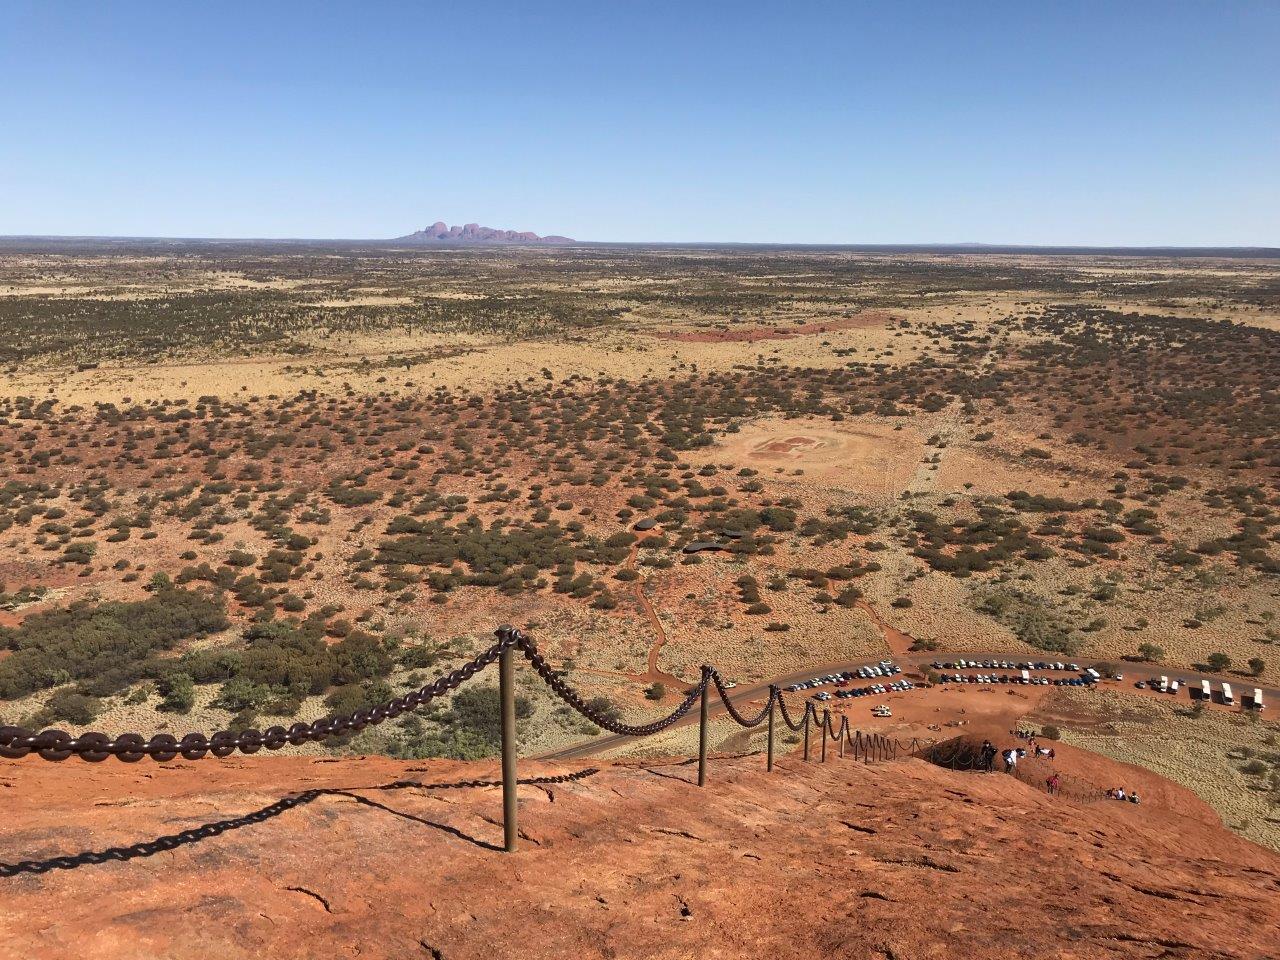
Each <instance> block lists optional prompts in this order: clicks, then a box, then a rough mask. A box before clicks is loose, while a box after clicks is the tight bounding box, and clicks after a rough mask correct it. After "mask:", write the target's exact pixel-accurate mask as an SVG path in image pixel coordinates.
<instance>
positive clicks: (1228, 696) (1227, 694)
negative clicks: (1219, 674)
mask: <svg viewBox="0 0 1280 960" xmlns="http://www.w3.org/2000/svg"><path fill="white" fill-rule="evenodd" d="M1222 702H1223V703H1225V704H1226V705H1227V706H1231V705H1232V704H1234V703H1235V702H1236V698H1235V695H1234V694H1232V692H1231V684H1229V683H1224V684H1223V685H1222Z"/></svg>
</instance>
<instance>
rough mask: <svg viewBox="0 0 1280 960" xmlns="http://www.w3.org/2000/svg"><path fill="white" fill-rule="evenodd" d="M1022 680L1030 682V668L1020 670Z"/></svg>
mask: <svg viewBox="0 0 1280 960" xmlns="http://www.w3.org/2000/svg"><path fill="white" fill-rule="evenodd" d="M1022 682H1023V683H1030V682H1031V671H1030V670H1023V671H1022Z"/></svg>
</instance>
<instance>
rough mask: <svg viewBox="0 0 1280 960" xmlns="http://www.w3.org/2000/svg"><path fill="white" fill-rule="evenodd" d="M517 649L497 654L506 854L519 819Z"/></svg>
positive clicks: (513, 843)
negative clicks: (517, 796) (517, 793)
mask: <svg viewBox="0 0 1280 960" xmlns="http://www.w3.org/2000/svg"><path fill="white" fill-rule="evenodd" d="M515 673H516V669H515V649H514V648H513V647H507V648H505V649H504V650H503V651H502V652H501V653H500V654H498V696H499V699H501V701H502V828H503V834H504V839H505V841H506V851H507V853H514V852H515V849H516V841H517V839H518V838H519V830H518V827H517V822H516V677H515Z"/></svg>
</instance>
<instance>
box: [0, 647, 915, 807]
mask: <svg viewBox="0 0 1280 960" xmlns="http://www.w3.org/2000/svg"><path fill="white" fill-rule="evenodd" d="M495 634H496V636H497V643H495V644H493V645H492V646H491V647H489V648H488V649H487V650H485V651H483V652H482V653H480V654H478V655H476V656H475V657H474V658H472V659H471V660H469V661H467V662H466V663H464V664H463V665H462V666H460V667H458V668H457V669H455V670H453V671H451V672H449V673H447V674H445V675H444V676H442V677H439V678H438V679H436V680H434V681H432V682H431V683H429V684H427V685H426V686H424V687H422V688H420V689H418V690H414V691H412V692H410V693H406V694H404V695H403V696H399V697H393V698H392V699H390V700H388V701H386V702H385V703H382V704H379V705H377V706H374V707H369V708H365V709H362V710H356V711H355V712H354V713H350V714H334V715H332V716H328V717H324V718H322V719H319V720H315V721H313V722H312V723H295V724H293V725H291V726H289V727H283V726H273V727H269V728H267V729H266V730H254V729H250V730H240V731H233V730H220V731H218V732H217V733H214V734H212V735H210V736H206V735H205V734H203V733H188V734H186V735H185V736H183V737H182V738H181V739H179V738H178V737H175V736H174V735H173V734H169V733H156V734H152V735H151V736H150V737H144V736H142V734H139V733H122V734H120V735H119V736H116V737H115V738H112V737H109V736H107V735H106V734H105V733H98V732H96V731H94V732H89V733H82V734H80V735H79V736H78V737H73V736H72V735H71V734H70V733H68V732H67V731H65V730H42V731H40V732H38V733H36V732H33V731H31V730H27V729H24V728H22V727H13V726H6V727H0V758H5V759H10V760H16V759H21V758H22V757H25V756H27V755H28V754H31V753H35V754H36V755H38V756H40V757H42V758H44V759H45V760H54V761H59V760H65V759H67V758H68V757H71V756H78V757H80V758H81V759H82V760H87V761H89V762H93V763H97V762H100V761H103V760H106V759H108V758H110V757H115V758H116V759H118V760H123V761H125V762H127V763H133V762H136V761H138V760H141V759H143V758H144V757H150V758H151V759H152V760H156V761H159V762H164V761H167V760H173V759H175V758H177V757H182V758H183V759H184V760H200V759H202V758H204V757H207V756H213V757H218V758H222V757H229V756H231V755H232V754H234V753H236V752H237V751H239V752H240V753H244V754H254V753H257V752H258V751H259V750H262V749H264V748H265V749H267V750H279V749H280V748H281V747H284V746H286V745H292V746H299V745H301V744H304V743H313V742H320V741H323V740H328V739H330V738H333V737H339V736H343V735H345V734H349V733H357V732H359V731H361V730H363V729H364V728H365V727H368V726H376V725H377V724H380V723H382V722H383V721H385V720H390V719H393V718H395V717H398V716H399V715H400V714H402V713H405V712H407V711H410V710H415V709H417V708H418V707H421V706H423V705H424V704H427V703H430V702H431V701H432V700H434V699H436V698H437V697H441V696H444V695H445V694H446V693H449V692H450V691H452V690H456V689H457V688H458V687H460V686H462V685H463V684H464V683H466V682H467V681H469V680H470V679H471V678H472V677H474V676H475V675H476V674H478V673H480V672H481V671H483V670H484V669H485V668H486V667H488V666H489V665H490V664H493V663H494V662H496V661H497V659H498V658H499V657H500V656H501V655H502V653H503V652H504V651H506V650H512V649H519V650H520V652H521V653H522V654H524V657H525V659H527V660H528V661H529V664H530V666H531V667H532V668H533V670H534V672H535V673H537V675H538V676H539V677H540V678H541V679H542V681H543V683H545V684H546V685H547V686H548V687H549V688H550V689H551V692H552V693H554V694H555V695H556V696H557V697H559V698H560V699H561V700H563V701H564V702H565V703H567V704H568V705H569V706H570V707H572V708H573V709H574V710H576V711H578V713H580V714H582V716H584V717H586V718H587V719H588V720H590V721H591V722H592V723H594V724H595V725H596V726H598V727H601V728H603V729H605V730H608V731H609V732H610V733H616V734H620V735H622V736H628V737H649V736H653V735H654V734H655V733H661V732H662V731H663V730H666V729H667V728H668V727H670V726H672V725H673V724H675V723H676V722H677V721H679V720H680V719H681V718H682V717H684V716H686V715H687V714H688V713H689V711H690V710H691V709H692V708H693V705H694V704H695V703H697V702H698V698H699V697H702V696H705V695H706V693H707V686H708V684H710V683H714V684H715V689H716V693H717V694H718V695H719V697H720V702H721V703H723V704H724V708H725V710H726V712H727V713H728V714H729V716H730V717H732V718H733V720H734V721H735V722H736V723H738V724H740V725H741V726H744V727H757V726H759V725H760V724H762V723H763V722H764V721H765V720H766V719H767V718H768V716H769V708H770V707H771V706H772V704H773V703H774V702H775V701H776V702H777V704H778V706H779V708H780V710H781V713H782V722H783V723H784V724H786V725H787V727H788V728H789V729H791V730H793V731H798V730H799V729H800V728H801V727H802V726H803V725H804V724H805V722H806V721H807V720H808V719H809V718H810V717H811V716H812V717H813V718H814V719H816V718H817V711H816V710H815V709H814V706H813V704H812V702H810V701H805V705H804V713H802V714H801V716H800V719H799V720H793V719H792V717H791V714H790V712H789V710H788V708H787V702H786V700H785V699H784V698H783V696H782V692H781V691H780V690H778V689H777V688H771V689H770V691H769V698H768V700H766V701H765V704H764V706H763V707H762V708H761V710H760V712H759V713H758V714H756V716H755V717H752V718H748V717H746V716H744V715H743V714H742V713H741V712H740V711H739V710H738V708H737V707H736V706H734V704H733V701H732V700H731V699H730V697H729V692H728V690H727V689H726V688H725V685H724V679H723V678H722V677H721V676H720V672H719V671H718V670H716V668H715V667H704V668H703V671H702V679H701V680H700V681H699V682H698V684H697V685H696V686H694V687H692V688H691V689H690V690H689V691H688V692H687V693H686V694H685V698H684V700H682V701H681V702H680V705H679V706H677V707H676V709H675V710H673V711H672V712H671V713H669V714H668V715H667V716H665V717H661V718H659V719H657V720H651V721H649V722H648V723H639V724H630V723H624V722H623V721H621V720H619V719H617V718H616V717H615V716H613V714H612V712H611V711H609V712H606V711H604V710H600V709H597V708H596V707H593V706H592V705H591V704H590V703H588V702H587V701H586V700H584V699H583V697H582V695H581V694H579V693H578V692H577V691H576V690H574V689H573V687H571V686H570V685H569V684H568V683H566V682H565V681H564V680H563V679H562V678H561V677H560V675H559V674H558V673H557V671H556V670H555V669H554V668H553V667H552V666H551V664H550V663H548V662H547V660H546V658H545V657H544V656H543V655H542V653H541V652H540V651H539V650H538V647H537V645H536V644H535V643H534V642H533V640H532V639H531V638H530V637H529V636H528V635H527V634H525V633H523V632H522V631H520V630H517V629H516V628H514V627H509V626H503V627H499V628H498V629H497V631H495ZM818 723H819V726H821V727H822V729H823V736H829V737H830V738H831V739H832V740H836V741H839V739H840V737H841V736H845V737H849V736H850V733H849V730H850V728H849V718H848V717H847V716H842V718H841V726H840V729H839V731H837V730H836V729H835V728H834V727H833V725H832V722H831V714H830V712H829V711H828V712H827V713H826V714H825V715H824V718H823V719H822V720H820V721H818ZM862 736H863V734H862V733H861V732H859V733H858V737H859V738H860V739H859V742H861V738H862ZM876 736H878V735H876ZM881 741H883V743H882V742H881ZM849 742H850V743H851V744H852V743H854V741H853V740H852V739H850V740H849ZM868 743H869V744H871V745H872V746H874V748H875V749H876V750H878V751H879V752H880V754H882V755H888V753H889V752H891V748H890V747H889V746H888V741H886V740H884V738H880V740H877V741H870V740H869V741H868ZM856 750H857V747H856V745H855V753H856ZM892 752H894V755H895V756H896V747H895V748H892ZM548 782H561V781H548Z"/></svg>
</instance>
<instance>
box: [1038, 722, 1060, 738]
mask: <svg viewBox="0 0 1280 960" xmlns="http://www.w3.org/2000/svg"><path fill="white" fill-rule="evenodd" d="M1040 736H1042V737H1044V738H1045V739H1046V740H1061V739H1062V731H1061V730H1059V729H1058V728H1057V727H1055V726H1054V725H1053V724H1052V723H1046V724H1045V725H1044V726H1043V727H1041V728H1040Z"/></svg>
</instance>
